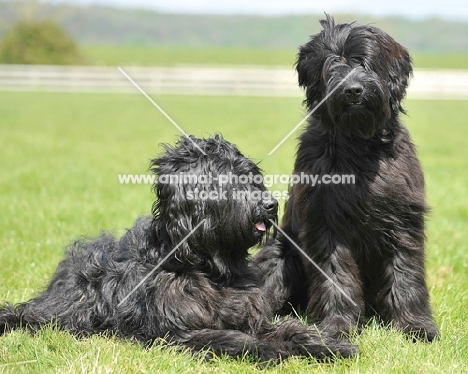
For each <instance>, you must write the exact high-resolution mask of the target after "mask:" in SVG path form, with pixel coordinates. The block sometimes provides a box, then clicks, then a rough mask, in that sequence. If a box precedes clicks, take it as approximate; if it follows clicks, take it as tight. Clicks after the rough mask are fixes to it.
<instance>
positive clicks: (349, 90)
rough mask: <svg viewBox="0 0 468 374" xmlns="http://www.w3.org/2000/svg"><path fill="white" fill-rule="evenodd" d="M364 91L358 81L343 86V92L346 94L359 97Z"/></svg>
mask: <svg viewBox="0 0 468 374" xmlns="http://www.w3.org/2000/svg"><path fill="white" fill-rule="evenodd" d="M363 91H364V87H363V86H362V85H361V84H359V83H353V84H350V85H348V86H346V87H345V89H344V93H345V94H346V95H348V96H353V97H359V96H361V94H362V92H363Z"/></svg>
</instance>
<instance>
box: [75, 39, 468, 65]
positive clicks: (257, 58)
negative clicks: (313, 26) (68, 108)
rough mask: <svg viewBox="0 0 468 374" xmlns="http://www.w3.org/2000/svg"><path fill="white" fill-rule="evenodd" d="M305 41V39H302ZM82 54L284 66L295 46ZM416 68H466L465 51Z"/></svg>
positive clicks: (427, 59)
mask: <svg viewBox="0 0 468 374" xmlns="http://www.w3.org/2000/svg"><path fill="white" fill-rule="evenodd" d="M304 42H305V40H304ZM82 50H83V54H84V55H85V58H86V59H87V61H88V62H89V63H91V64H94V65H132V64H135V65H169V66H171V65H175V64H225V65H285V66H292V65H293V64H294V62H295V58H296V53H297V49H296V48H295V47H293V48H291V49H253V48H238V47H224V48H223V47H200V48H196V47H177V46H174V47H163V46H150V45H146V46H135V45H84V46H82ZM412 56H413V59H414V66H415V67H416V68H418V69H423V68H424V69H442V68H443V69H468V53H465V54H463V53H458V54H456V53H450V54H441V53H440V54H436V53H412Z"/></svg>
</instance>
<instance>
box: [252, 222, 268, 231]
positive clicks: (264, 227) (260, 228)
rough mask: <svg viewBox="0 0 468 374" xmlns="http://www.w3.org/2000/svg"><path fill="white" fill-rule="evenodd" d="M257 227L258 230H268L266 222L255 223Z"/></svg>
mask: <svg viewBox="0 0 468 374" xmlns="http://www.w3.org/2000/svg"><path fill="white" fill-rule="evenodd" d="M255 228H256V229H257V230H258V231H266V226H265V222H257V223H256V224H255Z"/></svg>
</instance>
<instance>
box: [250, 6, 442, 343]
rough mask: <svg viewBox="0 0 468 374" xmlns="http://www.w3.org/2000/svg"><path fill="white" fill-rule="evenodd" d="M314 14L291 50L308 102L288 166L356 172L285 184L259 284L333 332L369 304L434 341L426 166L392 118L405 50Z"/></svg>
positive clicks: (370, 31)
mask: <svg viewBox="0 0 468 374" xmlns="http://www.w3.org/2000/svg"><path fill="white" fill-rule="evenodd" d="M321 24H322V26H323V30H322V31H321V32H320V33H318V34H317V35H314V36H312V37H311V39H310V41H309V42H308V43H307V44H305V45H303V46H301V47H300V49H299V54H298V58H297V65H296V66H297V72H298V79H299V85H300V86H301V87H304V88H305V92H306V98H305V104H306V106H307V109H308V111H313V113H312V115H311V116H310V119H309V125H308V127H307V128H306V130H305V132H304V133H303V134H302V135H301V137H300V139H299V146H298V150H297V155H296V160H295V164H294V172H293V174H295V175H297V176H300V175H301V173H304V174H307V175H315V176H319V179H318V180H319V181H323V180H322V177H323V176H328V175H329V176H339V177H340V178H341V176H343V175H349V176H354V181H355V183H354V184H333V183H326V181H330V179H329V177H327V178H328V179H326V180H324V182H322V183H321V184H319V183H320V182H319V183H317V184H316V185H315V186H312V185H311V184H310V183H309V184H307V183H298V184H295V185H293V186H292V187H291V190H290V198H289V200H288V201H287V203H286V207H285V214H284V218H283V221H282V229H283V230H284V232H285V234H286V235H283V234H279V235H278V238H277V240H276V241H271V242H270V243H269V244H268V245H266V247H265V248H264V249H263V250H262V252H261V253H260V254H259V255H258V256H257V258H256V259H255V263H256V264H257V265H258V267H259V271H260V272H261V273H262V277H263V280H264V289H265V294H266V295H268V296H269V301H270V303H271V306H272V308H273V310H274V311H283V312H287V311H288V309H289V308H290V306H291V305H292V306H294V307H296V308H302V309H305V310H306V312H307V314H308V315H309V316H310V317H311V318H312V320H313V321H316V322H318V323H320V325H319V326H321V327H322V328H323V329H326V330H328V331H330V332H332V333H338V332H340V331H349V330H350V329H352V328H355V327H357V326H358V321H359V320H360V321H361V322H363V321H365V318H363V317H365V316H371V315H375V314H376V315H378V316H380V318H381V320H382V321H383V322H384V323H386V324H392V325H393V326H394V327H396V328H399V329H402V330H403V331H405V332H408V333H409V334H411V335H412V336H416V337H419V338H423V339H427V340H429V341H431V340H432V339H433V338H434V337H435V336H436V335H437V334H438V331H437V328H436V326H435V324H434V321H433V318H432V312H431V308H430V306H429V295H428V290H427V287H426V282H425V274H424V272H425V270H424V241H425V235H424V215H425V213H426V212H427V210H428V208H427V205H426V202H425V193H424V177H423V173H422V171H421V167H420V164H419V161H418V158H417V156H416V153H415V149H414V146H413V144H412V142H411V139H410V136H409V134H408V131H407V129H406V128H405V127H404V125H403V124H402V122H401V121H400V118H399V114H400V112H401V113H404V110H403V108H402V106H401V101H402V99H403V98H404V96H405V92H406V88H407V86H408V80H409V77H410V75H411V73H412V67H411V59H410V56H409V54H408V51H407V50H406V49H405V48H404V47H402V46H401V45H400V44H398V43H397V42H396V41H395V40H393V39H392V38H391V37H390V36H389V35H387V34H386V33H384V32H383V31H381V30H379V29H377V28H375V27H372V26H359V25H356V24H335V22H334V20H333V18H331V17H329V16H328V15H327V19H326V20H324V21H321ZM345 78H346V79H345ZM328 95H330V96H329V97H327V96H328ZM325 98H326V100H325V102H324V103H323V104H322V105H319V106H318V104H319V103H320V102H321V101H322V100H323V99H325ZM335 180H338V177H336V179H335ZM286 236H288V237H289V238H290V239H292V240H293V241H294V242H296V243H297V244H298V245H299V246H300V247H301V248H302V249H303V250H304V251H305V253H306V254H307V255H308V256H309V257H310V259H311V260H313V261H314V262H315V264H316V265H318V266H319V267H320V268H321V269H322V270H323V272H325V274H326V275H327V277H325V276H324V275H323V274H322V273H321V272H320V271H319V270H318V269H317V268H316V266H314V265H313V264H312V262H311V261H310V260H309V259H307V258H306V257H305V256H303V255H302V254H301V253H300V252H299V251H298V250H297V249H296V248H295V247H294V246H293V245H292V244H291V241H290V240H289V239H288V238H287V237H286Z"/></svg>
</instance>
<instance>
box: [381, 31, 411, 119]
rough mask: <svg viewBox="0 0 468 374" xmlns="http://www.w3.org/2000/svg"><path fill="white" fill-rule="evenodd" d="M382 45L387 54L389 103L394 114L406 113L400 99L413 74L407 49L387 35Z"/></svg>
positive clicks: (404, 93)
mask: <svg viewBox="0 0 468 374" xmlns="http://www.w3.org/2000/svg"><path fill="white" fill-rule="evenodd" d="M386 39H387V40H386V41H385V42H384V44H383V45H385V46H386V48H387V53H388V56H389V59H388V61H389V69H388V72H389V75H390V76H389V86H390V87H389V88H390V104H391V107H392V110H393V112H394V113H395V114H398V112H399V111H400V112H402V113H406V112H405V110H404V109H403V107H402V105H401V101H402V100H403V98H404V97H405V95H406V88H407V87H408V81H409V78H410V77H411V76H412V74H413V68H412V61H411V57H410V55H409V53H408V50H407V49H406V48H404V47H403V46H402V45H400V44H399V43H397V42H396V41H395V40H394V39H393V38H391V37H390V36H388V35H387V38H386Z"/></svg>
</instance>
